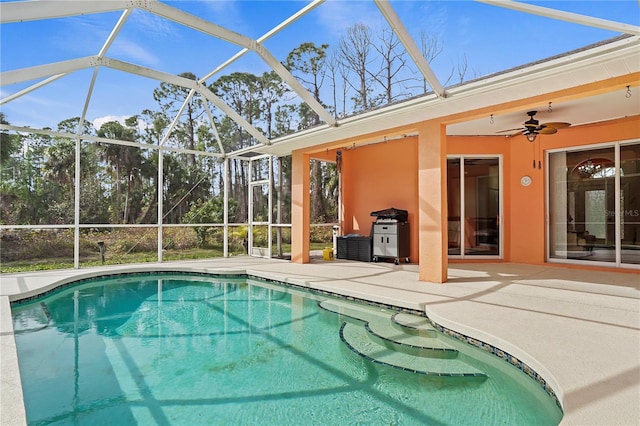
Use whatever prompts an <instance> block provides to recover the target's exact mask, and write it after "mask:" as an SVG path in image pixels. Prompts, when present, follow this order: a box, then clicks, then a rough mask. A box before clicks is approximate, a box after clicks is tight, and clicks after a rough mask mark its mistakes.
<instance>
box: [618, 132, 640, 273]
mask: <svg viewBox="0 0 640 426" xmlns="http://www.w3.org/2000/svg"><path fill="white" fill-rule="evenodd" d="M620 245H621V261H622V263H627V264H635V265H640V144H634V145H623V146H621V147H620Z"/></svg>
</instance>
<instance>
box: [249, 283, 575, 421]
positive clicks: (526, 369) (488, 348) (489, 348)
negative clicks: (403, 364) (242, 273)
mask: <svg viewBox="0 0 640 426" xmlns="http://www.w3.org/2000/svg"><path fill="white" fill-rule="evenodd" d="M249 278H251V279H254V280H257V281H265V282H277V283H278V284H280V285H283V286H284V287H293V288H297V289H303V290H306V291H309V292H311V293H314V294H318V295H323V296H330V297H336V298H339V299H343V300H350V301H354V302H358V303H364V304H367V305H370V306H375V307H377V308H384V309H391V310H394V311H401V312H406V313H409V314H412V315H417V316H421V317H424V318H426V319H427V320H429V322H430V323H431V324H433V326H434V328H435V329H436V330H438V331H440V332H442V333H444V334H446V335H447V336H450V337H453V338H454V339H457V340H460V341H462V342H464V343H467V344H469V345H472V346H475V347H477V348H480V349H482V350H484V351H485V352H488V353H490V354H492V355H494V356H497V357H498V358H500V359H502V360H503V361H506V362H508V363H510V364H511V365H513V366H514V367H516V368H518V369H520V370H521V371H522V372H523V373H525V374H526V375H527V376H529V377H530V378H532V379H533V380H535V381H536V382H537V383H538V384H539V385H540V386H541V387H542V388H543V389H544V391H545V392H546V393H547V395H549V396H550V397H551V398H552V399H553V400H554V401H555V403H556V405H557V406H558V408H560V411H563V410H562V404H560V400H559V399H558V396H557V395H556V393H555V391H554V390H553V389H552V388H551V386H550V385H549V384H548V383H547V381H546V380H545V379H544V377H542V376H541V375H540V374H538V372H536V371H535V370H534V369H533V368H531V367H530V366H529V365H527V364H526V363H524V362H522V361H521V360H519V359H518V358H517V357H515V356H513V355H511V354H510V353H508V352H505V351H503V350H502V349H500V348H498V347H496V346H493V345H491V344H489V343H486V342H483V341H482V340H478V339H476V338H474V337H470V336H467V335H465V334H462V333H458V332H457V331H454V330H451V329H449V328H446V327H443V326H441V325H440V324H437V323H435V322H433V321H432V320H431V319H430V318H429V317H428V316H427V314H426V313H424V312H422V311H419V310H416V309H408V308H402V307H398V306H393V305H387V304H385V303H380V302H373V301H370V300H366V299H360V298H357V297H353V296H345V295H343V294H339V293H334V292H330V291H326V290H317V289H312V288H309V287H305V286H301V285H296V284H291V283H285V282H281V281H274V280H272V279H267V278H262V277H257V276H253V275H251V276H249Z"/></svg>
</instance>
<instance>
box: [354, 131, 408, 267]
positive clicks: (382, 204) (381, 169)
mask: <svg viewBox="0 0 640 426" xmlns="http://www.w3.org/2000/svg"><path fill="white" fill-rule="evenodd" d="M417 149H418V140H417V138H416V137H410V138H404V139H400V140H393V141H388V142H384V143H378V144H374V145H367V146H361V147H356V148H355V149H349V150H343V151H342V200H343V211H344V217H343V222H342V233H343V234H345V235H346V234H361V235H370V232H371V224H372V223H373V222H374V221H375V219H376V218H375V217H373V216H371V215H370V214H371V212H372V211H377V210H382V209H387V208H391V207H395V208H397V209H402V210H407V211H408V213H409V219H408V220H409V227H410V230H411V236H412V237H413V238H411V239H410V245H411V256H410V257H411V258H415V257H416V256H417V254H418V240H417V238H416V236H417V229H418V224H417V218H418V217H417V207H418V176H417V164H418V159H417Z"/></svg>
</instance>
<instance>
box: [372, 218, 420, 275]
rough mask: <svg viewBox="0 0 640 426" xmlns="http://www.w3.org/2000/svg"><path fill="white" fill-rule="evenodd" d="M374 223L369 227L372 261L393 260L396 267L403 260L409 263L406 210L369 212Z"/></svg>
mask: <svg viewBox="0 0 640 426" xmlns="http://www.w3.org/2000/svg"><path fill="white" fill-rule="evenodd" d="M371 216H375V217H376V221H375V222H374V223H373V224H372V225H371V237H372V240H373V261H374V262H377V261H378V260H379V259H381V258H390V259H393V261H394V263H395V264H396V265H398V264H399V263H400V259H402V258H404V261H405V262H406V263H409V261H410V259H409V249H410V247H409V222H407V219H408V217H409V215H408V213H407V211H406V210H401V209H396V208H393V207H392V208H390V209H385V210H378V211H374V212H371Z"/></svg>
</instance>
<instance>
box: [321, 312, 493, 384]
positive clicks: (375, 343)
mask: <svg viewBox="0 0 640 426" xmlns="http://www.w3.org/2000/svg"><path fill="white" fill-rule="evenodd" d="M319 306H320V307H321V308H322V309H324V310H325V311H329V312H333V313H335V314H339V315H340V319H341V320H343V321H344V322H343V324H342V326H341V328H340V338H341V340H342V342H343V343H344V344H345V345H346V346H347V347H348V348H349V349H350V350H351V351H353V352H354V353H356V354H358V355H360V356H361V357H364V358H365V359H368V360H370V361H372V362H374V363H377V364H383V365H387V366H390V367H394V368H399V369H402V370H405V371H410V372H413V373H419V374H424V375H427V376H436V377H442V378H449V377H450V378H472V379H479V380H484V379H486V377H487V376H486V375H485V374H484V373H483V372H482V371H480V370H478V369H477V368H475V367H473V366H471V365H469V364H467V363H466V362H464V361H462V360H460V359H458V355H459V352H458V350H456V349H454V348H452V347H450V346H449V345H447V344H446V342H444V341H442V340H441V339H438V337H437V336H438V332H437V331H436V330H435V329H434V328H433V326H432V325H431V323H430V322H429V320H428V319H426V318H421V317H416V316H415V315H408V314H405V313H401V312H396V313H394V312H393V311H389V310H386V309H378V308H371V307H366V306H359V305H354V304H349V303H346V302H341V301H336V300H323V301H321V302H320V303H319Z"/></svg>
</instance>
